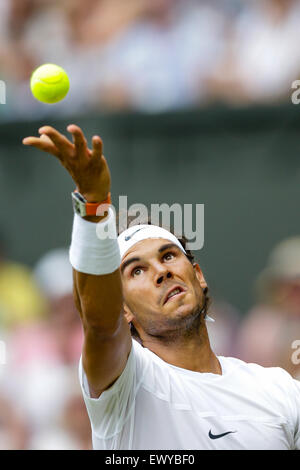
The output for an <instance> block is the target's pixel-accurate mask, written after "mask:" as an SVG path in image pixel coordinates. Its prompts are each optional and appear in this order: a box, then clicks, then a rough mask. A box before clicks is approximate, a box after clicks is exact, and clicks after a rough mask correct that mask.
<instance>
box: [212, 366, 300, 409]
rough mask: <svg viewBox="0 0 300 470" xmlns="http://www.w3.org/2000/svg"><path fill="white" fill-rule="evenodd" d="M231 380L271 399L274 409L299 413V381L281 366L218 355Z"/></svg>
mask: <svg viewBox="0 0 300 470" xmlns="http://www.w3.org/2000/svg"><path fill="white" fill-rule="evenodd" d="M219 359H220V362H221V363H222V364H224V365H225V367H226V369H227V370H228V371H229V373H230V374H231V377H232V379H233V380H236V381H238V382H240V383H243V384H244V386H249V387H253V389H255V391H257V392H258V393H260V394H263V395H264V396H265V397H266V398H268V399H269V400H271V402H272V403H273V405H274V409H275V408H276V407H277V406H278V408H283V409H288V410H289V411H290V412H291V413H292V415H295V414H297V413H299V403H300V382H299V381H297V380H295V379H293V377H292V376H291V375H290V374H289V373H288V372H287V371H286V370H284V369H282V368H281V367H263V366H261V365H259V364H255V363H250V362H245V361H242V360H240V359H237V358H234V357H220V358H219Z"/></svg>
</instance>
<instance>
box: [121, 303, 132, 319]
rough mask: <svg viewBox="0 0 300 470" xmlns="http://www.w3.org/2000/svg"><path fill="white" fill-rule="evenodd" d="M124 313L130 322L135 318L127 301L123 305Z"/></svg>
mask: <svg viewBox="0 0 300 470" xmlns="http://www.w3.org/2000/svg"><path fill="white" fill-rule="evenodd" d="M123 314H124V317H125V318H126V320H127V322H128V323H130V322H131V321H132V320H133V319H134V315H133V313H132V312H131V310H130V308H129V307H128V306H127V305H126V304H125V303H124V305H123Z"/></svg>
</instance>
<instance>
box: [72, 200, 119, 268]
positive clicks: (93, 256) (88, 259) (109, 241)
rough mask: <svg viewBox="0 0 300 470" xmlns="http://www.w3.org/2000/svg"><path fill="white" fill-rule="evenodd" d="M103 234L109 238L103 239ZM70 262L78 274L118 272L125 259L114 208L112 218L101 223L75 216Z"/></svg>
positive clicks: (110, 216) (111, 212) (109, 217)
mask: <svg viewBox="0 0 300 470" xmlns="http://www.w3.org/2000/svg"><path fill="white" fill-rule="evenodd" d="M101 233H106V234H108V236H106V237H104V236H101ZM99 235H100V237H99ZM70 263H71V265H72V266H73V268H74V269H76V271H79V272H81V273H85V274H95V275H101V274H109V273H113V272H114V271H116V270H117V269H118V267H119V266H120V263H121V256H120V249H119V244H118V239H117V229H116V220H115V215H114V212H113V210H112V209H111V208H109V215H108V217H107V218H106V219H104V220H102V221H101V222H98V223H97V224H96V223H93V222H88V221H87V220H84V219H83V218H82V217H80V216H79V215H78V214H74V223H73V233H72V242H71V247H70Z"/></svg>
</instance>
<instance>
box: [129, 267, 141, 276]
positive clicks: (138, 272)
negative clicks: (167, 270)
mask: <svg viewBox="0 0 300 470" xmlns="http://www.w3.org/2000/svg"><path fill="white" fill-rule="evenodd" d="M142 271H143V270H142V268H141V267H139V266H137V267H136V268H133V270H132V271H131V276H140V275H141V274H142Z"/></svg>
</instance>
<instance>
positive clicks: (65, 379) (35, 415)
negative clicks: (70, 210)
mask: <svg viewBox="0 0 300 470" xmlns="http://www.w3.org/2000/svg"><path fill="white" fill-rule="evenodd" d="M2 246H3V245H2ZM0 253H1V256H0V344H1V346H2V347H0V449H38V450H47V449H57V450H61V449H70V450H81V449H86V450H88V449H91V430H90V424H89V420H88V416H87V412H86V409H85V405H84V402H83V398H82V395H81V390H80V386H79V380H78V362H79V358H80V354H81V349H82V344H83V334H82V327H81V323H80V319H79V314H78V312H77V311H76V308H75V305H74V301H73V296H72V270H71V266H70V263H69V258H68V250H67V249H65V248H60V249H56V250H51V251H50V252H48V253H46V254H45V255H44V256H43V257H42V258H41V259H40V260H39V261H38V262H37V264H36V266H35V267H34V268H33V270H29V269H28V268H27V267H25V266H23V265H20V264H17V263H14V262H12V261H10V260H8V259H6V257H5V250H3V249H2V250H0ZM241 313H245V312H238V311H236V310H235V309H234V308H233V306H232V305H230V304H228V303H227V302H225V301H221V300H218V299H213V302H212V305H211V307H210V311H209V315H210V316H211V317H212V318H213V319H214V320H215V322H207V327H208V331H209V336H210V340H211V345H212V348H213V350H214V351H215V353H216V354H217V355H223V356H233V357H238V358H240V359H242V360H245V361H247V362H255V363H258V364H261V365H263V366H265V367H272V366H275V367H277V366H279V367H282V368H284V369H285V370H286V371H288V372H289V373H290V374H291V375H292V376H293V377H294V378H295V379H297V380H300V236H298V237H293V238H289V239H287V240H284V241H282V242H281V243H279V245H278V246H276V247H275V248H274V250H273V251H272V253H271V255H270V259H269V261H268V263H267V266H266V268H265V269H264V270H263V272H262V273H260V274H259V275H258V277H257V281H256V283H255V305H254V306H253V307H252V308H251V309H250V311H249V312H247V314H246V315H241ZM3 346H5V347H3Z"/></svg>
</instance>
